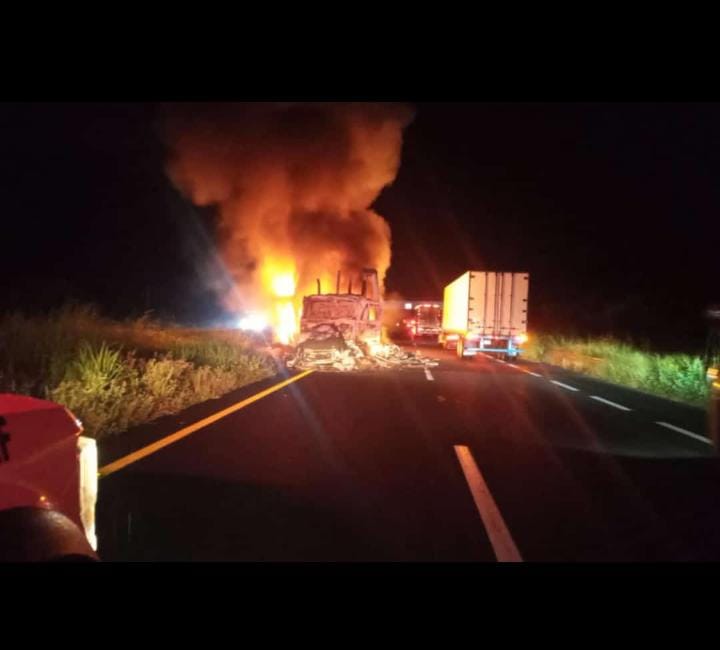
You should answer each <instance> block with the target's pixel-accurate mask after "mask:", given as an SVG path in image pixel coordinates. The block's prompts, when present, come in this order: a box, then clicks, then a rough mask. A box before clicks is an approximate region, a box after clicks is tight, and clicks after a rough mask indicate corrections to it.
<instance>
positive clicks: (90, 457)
mask: <svg viewBox="0 0 720 650" xmlns="http://www.w3.org/2000/svg"><path fill="white" fill-rule="evenodd" d="M78 456H79V462H80V519H81V521H82V523H83V528H84V529H85V536H86V537H87V540H88V542H89V543H90V546H92V549H93V551H97V535H96V533H95V504H96V503H97V493H98V454H97V444H96V442H95V440H94V439H93V438H86V437H85V436H80V437H78Z"/></svg>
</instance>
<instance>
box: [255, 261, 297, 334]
mask: <svg viewBox="0 0 720 650" xmlns="http://www.w3.org/2000/svg"><path fill="white" fill-rule="evenodd" d="M285 268H287V266H286V267H285ZM276 269H277V267H276V265H275V264H272V263H269V264H268V265H267V266H266V268H265V269H264V273H263V276H264V278H265V286H266V287H268V288H269V289H270V293H271V294H272V297H273V310H272V316H273V331H274V332H275V338H276V339H277V340H278V341H279V342H280V343H283V344H284V345H288V344H290V343H292V341H293V338H294V336H295V334H296V333H297V330H298V326H297V317H296V314H295V305H294V303H293V299H294V297H295V291H296V288H297V287H296V282H295V273H293V272H292V271H285V270H283V271H281V272H278V271H277V270H276Z"/></svg>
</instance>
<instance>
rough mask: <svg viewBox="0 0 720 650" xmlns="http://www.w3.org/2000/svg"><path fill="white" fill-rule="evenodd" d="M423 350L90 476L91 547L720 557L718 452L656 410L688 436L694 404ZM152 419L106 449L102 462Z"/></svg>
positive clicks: (210, 556)
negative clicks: (95, 493) (415, 357)
mask: <svg viewBox="0 0 720 650" xmlns="http://www.w3.org/2000/svg"><path fill="white" fill-rule="evenodd" d="M428 352H429V353H431V354H434V355H436V356H438V357H439V358H440V365H439V366H438V367H436V368H432V369H431V370H430V371H429V372H425V371H423V370H418V369H402V370H392V371H389V370H383V371H365V372H357V373H342V374H341V373H312V374H310V375H308V376H307V377H304V378H302V379H299V380H298V381H296V382H294V383H292V384H290V385H288V386H286V387H284V388H282V389H281V390H278V391H276V392H274V393H272V394H270V395H268V396H266V397H264V398H263V399H261V400H259V401H257V402H255V403H253V404H251V405H249V406H247V407H246V408H244V409H242V410H239V411H237V412H236V413H233V414H232V415H229V416H227V417H226V418H223V419H222V420H219V421H218V422H215V423H213V424H211V425H209V426H207V427H205V428H203V429H200V430H198V431H196V432H195V433H193V434H192V435H189V436H187V437H186V438H183V439H182V440H179V441H178V442H175V443H173V444H172V445H170V446H168V447H166V448H164V449H162V450H160V451H158V452H156V453H154V454H152V455H150V456H148V457H147V458H144V459H142V460H139V461H138V462H136V463H133V464H132V465H129V466H128V467H126V468H124V469H122V470H120V471H118V472H116V473H114V474H112V475H110V476H107V477H105V478H103V479H102V480H101V485H100V500H99V504H98V528H99V539H100V549H99V550H100V554H101V556H102V557H103V558H104V559H108V560H301V561H302V560H330V561H332V560H348V561H355V560H362V561H364V560H379V561H387V560H391V561H486V562H493V561H496V560H497V558H498V548H501V547H502V546H503V544H506V546H507V544H509V545H511V546H512V547H513V548H515V549H516V551H517V556H518V557H517V559H521V560H523V561H531V562H532V561H606V560H616V561H636V560H640V561H642V560H701V559H718V557H720V530H719V528H718V524H717V523H716V519H717V517H716V513H717V506H718V495H720V473H719V471H718V463H717V461H716V458H715V457H714V455H713V453H712V449H711V447H710V446H709V445H707V444H706V443H705V442H703V441H702V440H698V439H695V438H692V437H689V436H687V435H685V434H682V433H678V432H677V431H675V430H672V429H670V428H667V427H664V426H660V425H658V424H657V423H656V422H658V421H662V422H666V423H669V424H673V426H677V427H679V428H682V429H684V430H686V431H690V432H694V433H696V434H701V433H702V429H700V426H701V424H702V412H701V411H700V410H697V409H688V408H687V407H685V406H683V405H677V404H674V403H671V402H667V401H666V400H657V399H655V398H650V397H647V396H645V395H642V394H640V393H638V392H636V391H629V390H626V389H622V388H618V387H614V386H609V385H607V384H605V383H604V382H596V381H594V380H590V379H587V378H581V377H579V376H577V375H574V374H573V373H568V372H565V371H562V370H560V369H556V368H549V367H546V366H541V365H539V364H526V363H518V364H512V365H510V364H501V363H498V362H496V361H493V360H490V359H487V358H484V357H478V358H475V359H473V360H470V361H459V360H457V359H455V358H454V357H453V356H452V355H451V354H450V353H446V352H443V351H437V350H432V351H428ZM530 373H534V374H530ZM552 381H556V382H559V383H552ZM573 388H575V389H576V390H572V389H573ZM596 398H601V399H596ZM601 400H604V401H601ZM619 407H624V408H619ZM212 408H214V409H215V410H218V407H217V406H215V407H211V406H210V405H208V406H205V405H203V406H200V407H196V410H195V412H196V413H197V415H192V414H191V415H188V414H187V413H186V414H183V416H182V418H183V419H184V420H185V421H187V420H188V419H189V420H192V419H193V417H195V419H199V417H200V416H201V415H203V416H204V415H206V413H204V412H202V411H203V409H205V410H207V409H212ZM625 409H628V410H625ZM163 426H165V428H166V429H167V431H166V432H165V433H170V432H171V431H172V422H170V421H168V422H166V423H165V424H164V425H163ZM162 428H163V427H160V428H158V427H157V426H156V427H154V428H153V427H149V428H148V431H139V432H136V433H135V434H133V435H130V436H128V437H127V438H125V439H124V440H123V441H122V442H118V441H115V442H114V443H110V444H108V445H105V446H102V447H101V458H104V460H103V462H107V461H111V460H114V459H115V458H116V457H118V456H121V455H123V454H124V453H127V451H128V449H127V446H128V445H130V446H132V445H133V444H136V445H145V444H147V442H148V441H149V440H150V439H153V438H157V437H160V436H162V435H163V432H162V431H161V430H160V429H162ZM178 428H179V427H178ZM458 450H460V451H458ZM462 450H465V451H462ZM462 458H465V460H466V463H465V465H463V464H462V463H461V459H462ZM473 466H474V468H475V469H476V470H477V471H476V473H475V475H474V474H473V472H474V471H475V470H474V469H473ZM478 495H480V496H478ZM503 536H505V537H504V539H503ZM501 559H502V558H501ZM506 559H507V558H506Z"/></svg>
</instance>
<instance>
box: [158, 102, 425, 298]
mask: <svg viewBox="0 0 720 650" xmlns="http://www.w3.org/2000/svg"><path fill="white" fill-rule="evenodd" d="M411 119H412V111H411V109H410V108H409V107H407V106H405V105H401V104H358V103H286V104H277V103H275V104H267V103H253V104H221V105H210V104H203V105H199V106H198V105H180V106H174V107H172V108H171V109H170V111H169V114H168V117H167V119H166V121H165V124H164V127H165V137H166V142H167V145H168V148H169V151H170V158H169V161H168V166H167V170H168V175H169V176H170V178H171V180H172V181H173V183H174V184H175V185H176V187H178V188H179V190H180V191H181V192H183V194H185V195H186V196H187V197H188V198H190V199H191V200H192V201H193V202H194V203H195V204H196V205H198V206H215V207H216V208H217V211H218V216H219V224H218V233H217V234H218V246H219V250H220V255H221V257H222V260H223V262H224V265H225V267H226V268H227V270H228V272H229V274H230V276H231V278H232V284H233V289H232V290H231V291H229V292H228V293H227V295H225V296H223V298H224V300H225V302H226V304H227V306H228V307H231V308H239V307H246V306H250V305H253V306H254V305H258V304H262V303H263V302H267V300H268V297H267V295H266V294H267V290H268V287H269V283H268V277H267V276H268V274H272V273H275V272H278V271H283V272H284V271H288V270H290V271H291V272H292V273H294V275H295V277H296V278H297V284H298V287H297V288H298V292H297V293H298V295H303V294H306V293H313V292H314V285H315V278H321V279H322V281H323V286H324V289H325V290H333V291H334V287H335V274H336V271H337V270H341V271H343V273H344V274H345V275H346V277H347V275H348V274H353V273H358V272H359V271H360V270H361V269H362V268H363V267H374V268H377V270H378V274H379V276H380V279H381V281H382V280H383V279H384V276H385V272H386V271H387V269H388V267H389V266H390V244H391V236H390V227H389V225H388V223H387V222H386V221H385V220H384V219H383V218H382V217H381V216H380V215H379V214H377V213H376V212H374V211H373V210H371V209H370V206H371V205H372V204H373V202H374V201H375V199H376V198H377V197H378V195H379V194H380V192H381V191H382V189H383V188H384V187H386V186H387V185H389V184H391V183H392V182H393V181H394V179H395V176H396V174H397V170H398V167H399V164H400V152H401V148H402V133H403V129H404V127H405V126H407V125H408V124H409V122H410V121H411ZM356 286H357V285H356Z"/></svg>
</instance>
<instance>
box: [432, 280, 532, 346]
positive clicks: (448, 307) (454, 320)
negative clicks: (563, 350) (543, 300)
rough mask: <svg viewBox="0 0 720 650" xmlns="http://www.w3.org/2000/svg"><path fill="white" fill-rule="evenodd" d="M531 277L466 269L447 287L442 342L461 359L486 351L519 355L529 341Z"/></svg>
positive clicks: (444, 300) (441, 334)
mask: <svg viewBox="0 0 720 650" xmlns="http://www.w3.org/2000/svg"><path fill="white" fill-rule="evenodd" d="M529 281H530V276H529V274H528V273H526V272H501V271H466V272H465V273H463V274H462V275H461V276H460V277H459V278H456V279H455V280H453V281H452V282H451V283H450V284H448V285H447V286H446V287H445V290H444V293H443V315H442V331H441V332H440V335H439V337H438V341H439V343H440V345H442V346H444V347H445V348H448V349H455V350H456V352H457V356H458V357H459V358H460V359H468V358H471V357H473V356H475V355H476V354H478V353H480V352H483V353H489V354H493V355H499V356H501V357H503V358H516V357H517V356H518V355H519V354H520V353H521V351H522V345H523V344H524V343H525V342H526V341H527V308H528V287H529Z"/></svg>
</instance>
